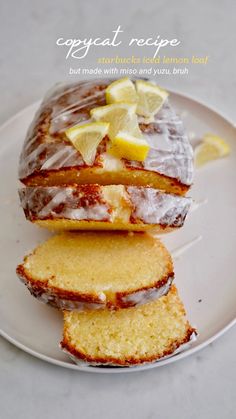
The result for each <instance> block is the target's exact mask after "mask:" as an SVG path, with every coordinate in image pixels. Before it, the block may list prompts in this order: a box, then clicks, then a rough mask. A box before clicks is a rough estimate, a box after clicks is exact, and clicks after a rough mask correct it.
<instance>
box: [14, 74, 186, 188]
mask: <svg viewBox="0 0 236 419" xmlns="http://www.w3.org/2000/svg"><path fill="white" fill-rule="evenodd" d="M128 84H129V85H130V84H131V85H132V82H131V81H129V83H128ZM126 85H127V81H125V83H124V82H120V83H119V84H118V86H117V85H115V86H114V84H113V83H112V84H111V80H95V81H86V82H85V81H84V82H77V83H73V84H69V85H58V86H56V88H55V89H54V90H53V91H52V92H50V93H49V94H48V95H47V96H46V98H45V99H44V101H43V103H42V105H41V107H40V109H39V110H38V112H37V114H36V116H35V118H34V120H33V122H32V124H31V126H30V128H29V130H28V134H27V137H26V140H25V143H24V146H23V150H22V153H21V158H20V167H19V178H20V180H21V181H22V182H23V183H24V184H25V185H28V186H35V185H45V186H55V185H61V184H67V185H68V184H74V183H76V184H88V183H99V184H100V185H108V184H123V185H136V186H150V187H153V188H157V189H162V190H165V191H167V192H171V193H176V194H181V195H182V194H185V193H186V191H187V190H188V189H189V187H190V185H191V183H192V179H193V152H192V147H191V145H190V143H189V140H188V137H187V135H186V133H185V130H184V127H183V123H182V121H181V119H180V118H179V116H177V115H176V113H175V111H174V110H173V108H172V106H171V105H170V103H169V99H168V93H167V92H165V91H164V90H163V89H160V88H159V87H158V86H156V85H154V84H153V83H150V82H145V81H142V80H140V81H139V82H136V90H137V95H139V98H140V100H139V101H138V102H137V103H131V104H127V103H119V101H120V100H122V101H123V102H124V101H126V97H127V98H128V100H130V97H131V96H132V97H133V99H134V100H135V97H136V93H135V94H134V96H133V94H132V92H130V90H128V91H127V86H126ZM133 85H134V83H133ZM121 87H122V88H121ZM106 90H107V92H106ZM118 90H119V91H118ZM122 92H123V93H122ZM106 93H107V100H108V99H109V100H112V101H113V103H110V102H109V101H108V102H106ZM130 95H131V96H130ZM137 97H138V96H137ZM114 101H115V102H116V101H117V102H118V103H114ZM107 103H109V104H107ZM148 115H149V117H147V116H148ZM131 134H132V135H131ZM140 138H141V139H140ZM139 140H140V141H139ZM111 145H112V147H110V146H111ZM110 149H113V151H114V150H118V154H117V155H116V153H115V154H114V153H111V152H110Z"/></svg>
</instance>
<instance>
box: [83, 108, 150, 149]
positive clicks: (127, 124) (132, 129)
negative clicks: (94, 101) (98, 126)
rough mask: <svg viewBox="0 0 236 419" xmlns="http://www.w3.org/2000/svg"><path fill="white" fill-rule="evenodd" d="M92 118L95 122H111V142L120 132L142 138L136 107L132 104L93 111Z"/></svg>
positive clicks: (109, 133) (91, 112) (109, 134)
mask: <svg viewBox="0 0 236 419" xmlns="http://www.w3.org/2000/svg"><path fill="white" fill-rule="evenodd" d="M90 114H91V117H92V118H93V119H95V121H100V122H101V121H102V122H109V123H110V126H109V132H108V136H109V138H110V140H111V141H113V139H114V138H115V137H116V135H117V133H118V132H119V131H125V132H129V133H131V134H133V135H136V136H140V137H141V135H142V134H141V131H140V129H139V125H138V118H137V115H136V105H134V104H130V103H114V104H111V105H105V106H99V107H98V108H94V109H91V111H90Z"/></svg>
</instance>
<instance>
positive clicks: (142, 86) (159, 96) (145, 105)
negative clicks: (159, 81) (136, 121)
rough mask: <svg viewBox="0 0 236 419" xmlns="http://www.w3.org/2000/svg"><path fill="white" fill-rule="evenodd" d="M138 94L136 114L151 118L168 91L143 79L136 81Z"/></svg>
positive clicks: (160, 105)
mask: <svg viewBox="0 0 236 419" xmlns="http://www.w3.org/2000/svg"><path fill="white" fill-rule="evenodd" d="M136 91H137V95H138V104H137V114H138V115H141V116H144V117H145V118H153V117H154V115H155V114H156V113H157V112H158V111H159V109H160V108H161V107H162V105H163V103H164V101H165V100H166V98H167V97H168V92H167V91H166V90H164V89H161V88H160V87H159V86H157V85H155V84H153V83H150V82H148V81H144V80H137V81H136Z"/></svg>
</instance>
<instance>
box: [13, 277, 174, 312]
mask: <svg viewBox="0 0 236 419" xmlns="http://www.w3.org/2000/svg"><path fill="white" fill-rule="evenodd" d="M18 277H19V279H20V280H21V281H22V282H23V283H24V284H25V285H26V286H27V288H28V290H29V291H30V293H31V294H32V295H33V296H34V297H36V298H37V300H39V301H40V302H42V303H44V304H49V305H52V306H53V307H56V308H58V309H63V310H69V311H84V310H100V309H104V308H106V306H107V298H106V294H105V293H104V292H100V293H99V294H98V295H97V298H98V300H99V302H97V303H90V302H83V301H79V297H78V300H75V299H69V298H68V299H67V298H62V297H60V296H59V295H58V294H56V293H55V292H54V291H53V290H52V289H51V288H50V287H46V286H45V288H44V291H43V292H41V291H40V290H38V289H36V287H35V286H34V283H31V282H30V281H28V280H27V279H26V278H25V277H24V276H23V275H21V274H19V273H18ZM172 281H173V277H170V278H169V279H168V281H167V283H166V284H165V285H164V286H161V287H160V288H158V287H157V288H151V289H146V290H142V291H134V292H132V293H130V294H129V295H125V296H123V297H122V299H121V301H122V303H124V304H126V305H129V306H132V307H134V306H136V305H141V304H145V303H147V302H150V301H152V300H155V299H157V298H160V297H161V296H163V295H164V294H167V292H168V290H169V288H170V286H171V283H172ZM114 304H116V303H114ZM109 308H110V309H112V308H115V306H114V307H113V306H112V305H111V304H110V305H109Z"/></svg>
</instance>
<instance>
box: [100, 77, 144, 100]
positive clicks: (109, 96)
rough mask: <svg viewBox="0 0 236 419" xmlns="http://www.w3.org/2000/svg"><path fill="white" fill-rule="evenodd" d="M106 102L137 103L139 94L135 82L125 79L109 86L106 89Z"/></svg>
mask: <svg viewBox="0 0 236 419" xmlns="http://www.w3.org/2000/svg"><path fill="white" fill-rule="evenodd" d="M106 102H107V103H108V104H110V103H119V102H128V103H137V93H136V90H135V86H134V84H133V82H132V81H131V80H130V79H129V78H128V77H125V78H123V79H119V80H116V81H114V82H113V83H111V84H109V86H108V87H107V88H106Z"/></svg>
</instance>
